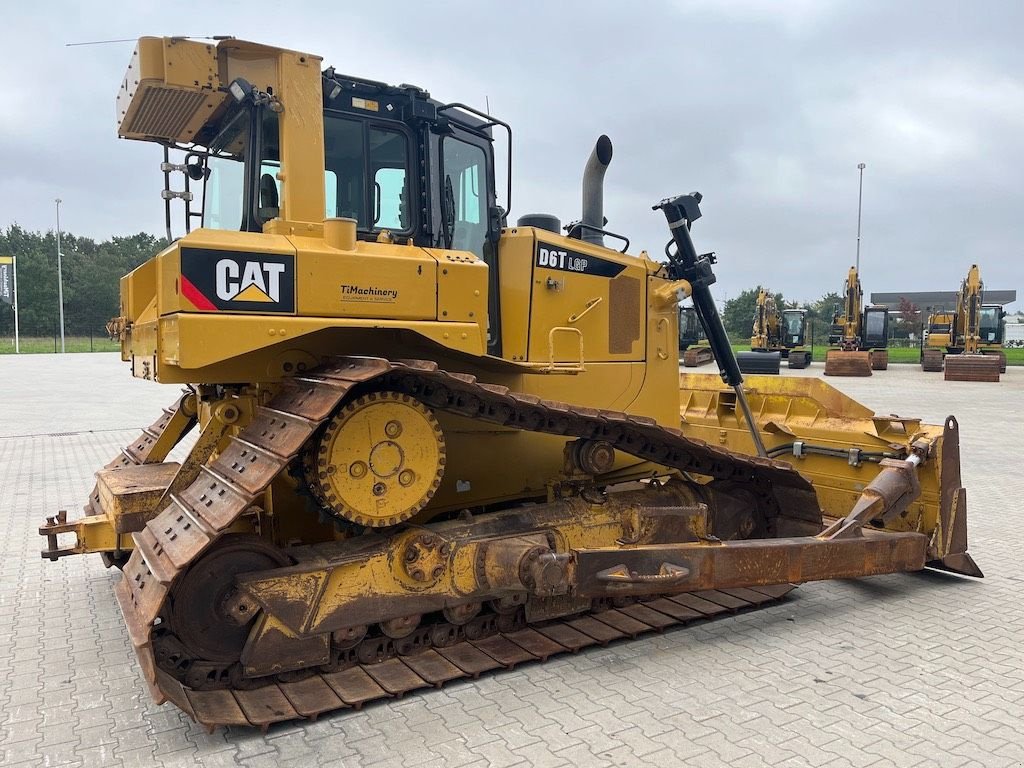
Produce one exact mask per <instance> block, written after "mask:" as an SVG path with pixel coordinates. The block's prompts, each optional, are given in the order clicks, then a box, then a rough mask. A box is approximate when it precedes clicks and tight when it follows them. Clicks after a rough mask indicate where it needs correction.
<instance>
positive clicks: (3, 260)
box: [0, 256, 14, 264]
mask: <svg viewBox="0 0 1024 768" xmlns="http://www.w3.org/2000/svg"><path fill="white" fill-rule="evenodd" d="M13 263H14V257H13V256H0V264H13Z"/></svg>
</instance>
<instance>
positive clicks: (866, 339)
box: [825, 267, 889, 376]
mask: <svg viewBox="0 0 1024 768" xmlns="http://www.w3.org/2000/svg"><path fill="white" fill-rule="evenodd" d="M828 343H829V347H830V348H829V350H828V351H827V352H826V353H825V375H826V376H870V375H871V372H872V371H884V370H886V369H887V368H888V367H889V350H888V346H889V309H888V307H885V306H867V307H866V306H864V292H863V290H862V289H861V286H860V276H859V275H858V274H857V268H856V267H850V271H849V273H848V274H847V276H846V282H845V283H844V284H843V303H842V305H841V306H840V305H836V308H835V311H834V312H833V314H832V325H831V326H830V327H829V334H828Z"/></svg>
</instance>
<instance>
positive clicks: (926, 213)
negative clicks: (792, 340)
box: [0, 0, 1024, 299]
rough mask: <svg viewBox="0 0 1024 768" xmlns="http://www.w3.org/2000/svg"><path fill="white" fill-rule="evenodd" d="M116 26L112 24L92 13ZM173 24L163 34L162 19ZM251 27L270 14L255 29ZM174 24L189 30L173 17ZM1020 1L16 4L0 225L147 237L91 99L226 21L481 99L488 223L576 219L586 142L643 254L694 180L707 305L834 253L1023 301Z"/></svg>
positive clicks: (619, 224)
mask: <svg viewBox="0 0 1024 768" xmlns="http://www.w3.org/2000/svg"><path fill="white" fill-rule="evenodd" d="M111 20H116V23H111ZM185 20H187V24H188V27H189V28H187V29H186V28H185V27H184V25H185V23H186V21H185ZM269 20H272V22H273V23H272V24H269V23H268V21H269ZM196 25H198V27H196ZM1022 28H1024V6H1021V5H1020V4H1018V3H1014V2H1008V1H1007V2H996V1H993V2H990V3H985V4H982V5H977V6H964V5H963V4H960V3H954V2H928V3H925V2H908V3H900V4H891V3H880V2H879V3H873V2H864V3H849V2H817V1H813V2H812V0H798V1H796V2H756V1H755V0H731V1H729V2H721V0H678V1H676V2H668V1H667V0H666V1H665V2H660V3H658V2H651V3H642V4H641V3H634V4H623V3H618V2H592V3H584V2H565V3H543V2H540V1H539V0H537V1H536V2H523V3H516V4H505V5H492V4H485V3H479V2H437V3H429V4H426V3H417V2H411V1H408V2H392V3H388V4H377V5H372V4H369V5H368V4H348V5H346V6H345V7H344V9H343V10H342V8H341V7H340V6H338V7H335V6H324V5H323V4H322V3H313V2H294V3H292V4H291V5H289V13H288V14H281V13H280V6H279V5H278V4H277V3H275V2H271V1H270V0H248V1H247V2H244V3H243V2H240V1H239V2H231V3H218V4H210V3H203V4H200V3H195V2H179V3H178V4H176V6H175V13H174V15H173V17H172V16H169V15H168V11H167V6H166V5H165V4H163V3H158V2H155V1H154V2H141V3H140V2H131V3H129V2H121V1H120V0H118V1H117V2H113V3H111V4H110V6H109V8H107V10H106V11H105V12H104V13H103V14H93V13H88V12H86V11H85V10H84V8H83V6H82V5H81V4H76V3H72V2H69V1H68V0H57V1H56V2H54V3H49V4H46V5H45V6H44V5H42V4H40V5H37V6H28V7H26V8H25V10H24V11H23V12H20V13H19V14H18V16H17V18H16V19H13V18H12V19H9V20H8V23H7V24H6V25H5V26H4V29H2V30H0V46H2V47H0V50H3V51H4V53H3V55H4V57H5V58H6V64H7V67H6V71H7V72H9V73H14V74H13V75H12V76H8V77H6V78H5V79H4V82H3V83H0V99H2V100H3V101H2V103H3V104H4V105H5V109H4V111H3V112H2V113H0V168H2V171H3V172H2V173H0V224H6V223H8V222H10V221H18V222H19V223H21V224H22V225H23V226H26V227H29V228H33V229H39V228H42V229H45V228H48V227H51V226H52V221H53V198H54V197H57V196H58V195H59V196H60V197H61V198H62V199H63V200H64V201H65V203H64V205H63V206H62V219H64V221H66V226H67V227H68V228H69V229H71V230H73V231H75V232H76V233H81V234H86V235H91V236H94V237H106V236H109V235H111V234H115V233H117V234H121V233H128V232H133V231H137V230H139V229H143V230H146V231H151V232H161V231H162V229H163V206H162V202H161V200H160V198H159V191H160V186H161V179H160V176H159V172H158V167H157V166H158V164H159V162H160V159H161V157H160V150H159V148H158V147H156V146H155V145H145V144H139V143H136V142H124V141H119V140H118V139H117V138H116V135H115V124H114V114H113V112H114V110H113V98H114V93H115V92H116V89H117V86H118V84H119V83H120V80H121V76H122V74H123V72H124V67H125V65H126V63H127V61H128V57H129V56H130V53H131V49H132V44H130V43H126V44H113V45H103V46H91V47H77V48H66V47H64V43H66V42H71V41H81V40H90V39H109V38H118V37H133V36H136V35H140V34H182V33H196V32H202V33H205V34H233V35H236V36H239V37H243V38H247V39H256V40H260V41H263V42H267V43H271V44H276V45H281V46H286V47H292V48H296V49H299V50H306V51H309V52H312V53H317V54H319V55H322V56H323V57H324V62H325V65H327V64H333V65H334V66H336V67H337V68H338V70H339V71H342V72H348V73H352V74H356V75H363V76H366V77H370V78H374V79H380V80H385V81H389V82H394V83H400V82H411V83H415V84H417V85H421V86H423V87H425V88H427V89H428V90H429V91H431V93H432V95H434V96H435V97H436V98H439V99H443V100H457V101H464V102H467V103H469V104H473V105H476V106H480V107H483V106H484V104H485V100H487V101H489V102H490V106H491V110H492V111H493V112H494V113H495V114H497V115H499V116H500V117H502V118H503V119H505V120H507V121H508V122H510V123H511V124H512V126H513V129H514V132H515V158H516V163H515V171H514V180H515V200H514V209H515V210H514V212H513V218H515V217H517V216H518V215H520V214H523V213H528V212H537V211H547V212H551V213H555V214H557V215H558V216H560V217H561V219H562V220H563V222H566V221H569V220H571V219H573V218H576V217H578V215H579V208H580V186H579V184H580V176H581V173H582V168H583V164H584V162H585V160H586V158H587V155H588V154H589V152H590V148H591V146H592V144H593V142H594V140H595V139H596V138H597V136H598V135H599V134H601V133H608V134H609V135H610V136H611V137H612V139H613V141H614V143H615V159H614V161H613V164H612V167H611V168H610V169H609V171H608V175H607V191H606V196H605V205H606V213H607V216H608V218H609V227H611V228H612V229H613V230H615V231H621V232H623V233H624V234H626V235H628V236H629V237H630V238H631V240H632V241H633V247H634V249H637V250H638V249H639V248H647V249H648V250H649V251H650V252H651V253H652V254H659V253H660V252H661V248H662V246H663V244H664V242H665V240H667V238H668V233H667V230H666V228H665V224H664V221H663V219H662V218H661V217H660V214H658V213H655V212H652V211H651V210H650V205H651V204H653V203H654V202H656V201H657V200H659V199H661V198H663V197H666V196H669V195H672V194H678V193H681V192H688V191H691V190H693V189H699V190H700V191H701V192H702V193H704V195H705V202H704V206H703V209H704V213H705V216H704V218H703V219H701V221H700V222H699V223H698V224H697V225H696V226H695V227H694V238H695V240H696V242H697V245H698V247H699V248H700V249H702V250H712V249H713V250H715V251H717V252H718V253H719V256H720V266H719V268H718V273H719V283H718V285H717V286H716V289H715V290H716V291H717V292H719V293H720V294H724V293H729V294H732V295H735V294H736V293H737V292H738V291H740V290H742V289H743V288H746V287H749V286H751V285H756V284H758V283H767V284H770V285H771V286H772V287H773V288H775V289H776V290H782V291H783V292H784V293H785V294H786V295H787V296H789V297H793V298H798V299H813V298H816V297H818V296H820V295H821V294H823V293H825V292H826V291H829V290H837V289H839V287H840V286H841V285H842V281H843V278H844V276H845V271H846V268H847V267H848V266H849V264H850V263H852V261H853V259H854V256H855V248H856V213H857V183H858V173H857V168H856V166H857V163H858V162H864V163H866V164H867V169H866V171H865V176H864V204H863V207H864V211H863V240H862V251H861V260H862V267H863V272H864V285H865V288H866V290H867V291H868V292H870V291H883V290H930V289H939V290H953V289H954V288H955V287H956V286H957V285H958V284H959V281H960V279H961V278H962V277H963V275H964V274H965V273H966V270H967V268H968V266H969V265H970V264H971V263H972V262H974V261H977V262H978V263H980V264H981V266H982V269H983V272H984V276H985V279H986V283H987V284H988V285H990V286H991V287H993V288H1016V289H1018V290H1024V266H1022V264H1024V260H1022V259H1021V255H1022V254H1021V250H1022V245H1021V243H1022V242H1024V217H1021V216H1020V215H1019V212H1018V210H1017V209H1018V207H1019V205H1020V200H1021V199H1022V197H1024V194H1022V193H1024V182H1022V180H1021V179H1022V174H1021V173H1020V170H1019V169H1020V168H1021V167H1022V166H1024V145H1022V143H1021V142H1020V139H1019V137H1020V136H1021V133H1022V130H1021V129H1022V127H1024V126H1022V122H1024V79H1022V75H1021V73H1022V72H1024V48H1022V47H1021V46H1020V45H1019V30H1020V29H1022Z"/></svg>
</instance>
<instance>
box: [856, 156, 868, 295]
mask: <svg viewBox="0 0 1024 768" xmlns="http://www.w3.org/2000/svg"><path fill="white" fill-rule="evenodd" d="M865 167H866V166H865V165H864V163H857V170H858V171H860V188H859V189H858V190H857V274H858V275H860V208H861V201H862V200H863V199H864V168H865Z"/></svg>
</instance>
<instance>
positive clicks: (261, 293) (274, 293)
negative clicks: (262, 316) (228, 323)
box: [181, 248, 295, 314]
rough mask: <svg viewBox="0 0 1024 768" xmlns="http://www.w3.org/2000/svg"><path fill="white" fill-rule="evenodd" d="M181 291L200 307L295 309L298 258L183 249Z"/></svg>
mask: <svg viewBox="0 0 1024 768" xmlns="http://www.w3.org/2000/svg"><path fill="white" fill-rule="evenodd" d="M181 294H182V296H184V297H185V298H186V299H187V300H188V301H189V302H191V304H192V305H193V306H194V307H195V308H196V309H202V310H206V311H218V310H220V311H227V312H277V313H288V314H292V313H294V312H295V257H294V256H293V255H291V254H284V253H243V252H239V251H218V250H214V249H212V248H182V249H181Z"/></svg>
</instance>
